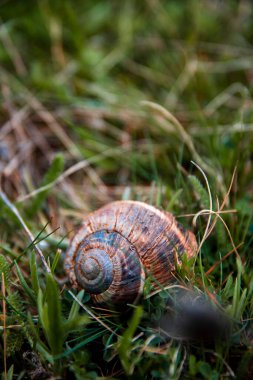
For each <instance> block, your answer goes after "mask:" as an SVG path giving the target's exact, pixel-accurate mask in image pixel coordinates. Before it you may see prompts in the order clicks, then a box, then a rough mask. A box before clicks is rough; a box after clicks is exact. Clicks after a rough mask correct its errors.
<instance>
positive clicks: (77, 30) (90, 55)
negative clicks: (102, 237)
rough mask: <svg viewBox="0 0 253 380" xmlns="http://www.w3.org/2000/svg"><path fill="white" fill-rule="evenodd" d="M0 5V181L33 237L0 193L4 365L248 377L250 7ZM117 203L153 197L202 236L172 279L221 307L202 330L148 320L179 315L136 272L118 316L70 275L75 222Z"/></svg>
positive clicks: (193, 0) (31, 374) (5, 372)
mask: <svg viewBox="0 0 253 380" xmlns="http://www.w3.org/2000/svg"><path fill="white" fill-rule="evenodd" d="M0 15H1V16H0V78H1V79H0V86H1V87H0V125H1V127H0V185H1V190H2V191H3V192H4V193H5V194H7V196H8V198H9V199H10V200H11V202H12V203H13V205H15V206H16V207H17V210H18V212H19V213H20V215H21V216H22V218H23V220H24V221H25V223H26V224H27V226H28V228H29V230H30V231H31V232H32V234H33V236H34V239H35V240H34V241H33V242H31V241H30V240H29V238H28V236H27V233H26V232H25V230H24V226H22V224H21V223H20V221H18V219H17V217H16V216H15V215H14V214H13V212H12V210H11V209H10V208H9V207H8V206H7V204H6V203H4V202H2V201H0V272H1V273H2V275H1V279H2V281H1V283H2V288H1V289H2V293H1V302H0V303H1V306H0V307H1V314H0V332H1V340H0V363H1V365H0V368H1V373H2V378H3V379H5V378H8V379H25V378H33V379H39V378H49V377H50V376H53V377H55V378H63V379H93V378H101V379H102V378H103V379H112V378H113V379H168V378H170V379H179V378H180V379H213V380H215V379H227V378H237V379H245V378H249V377H250V376H251V372H252V367H253V354H252V349H253V345H252V321H251V319H252V317H253V308H252V299H253V297H252V296H253V294H252V292H253V275H252V273H253V270H252V269H253V268H252V266H253V256H252V249H253V239H252V233H253V219H252V213H253V212H252V204H253V190H252V189H253V169H252V157H253V111H252V110H253V102H252V87H253V81H252V78H253V76H252V63H253V50H252V43H253V32H252V30H253V23H252V16H253V6H252V5H251V3H250V2H246V1H241V2H237V1H232V0H231V1H226V2H225V1H207V0H205V1H201V2H199V1H197V0H187V1H182V2H179V1H173V0H170V1H165V0H164V1H163V0H153V1H137V0H123V1H117V0H111V1H102V0H101V1H100V0H96V1H94V0H87V1H85V2H84V1H79V0H77V1H75V2H74V1H68V0H66V1H58V0H55V1H53V2H49V1H43V0H41V1H39V0H38V1H32V0H27V1H23V2H21V1H14V0H5V1H2V3H1V4H0ZM191 161H194V162H195V163H196V164H197V165H198V166H199V167H200V168H201V170H202V171H203V172H204V175H205V176H206V179H207V181H206V180H205V176H203V173H201V170H200V169H199V168H198V167H197V166H196V165H195V164H193V163H192V162H191ZM235 169H236V171H235ZM234 171H235V174H234ZM232 179H233V180H232ZM231 181H232V185H231V189H230V191H229V187H230V184H231ZM207 183H208V186H209V187H210V191H211V197H212V204H213V206H212V210H213V211H214V213H213V214H212V215H211V217H210V218H209V217H208V215H207V213H205V212H204V211H201V210H206V209H209V207H210V195H209V194H208V186H207ZM116 199H136V200H143V201H146V202H148V203H150V204H153V205H157V206H159V207H161V208H163V209H165V210H168V211H170V212H173V214H174V215H175V216H176V217H177V218H178V220H179V221H180V222H182V223H183V224H184V225H185V226H187V227H188V228H192V229H193V230H194V232H195V233H196V236H197V238H198V241H199V242H201V241H202V238H203V236H204V237H205V239H204V241H203V244H201V251H200V253H199V255H198V257H197V258H196V260H194V261H193V260H191V261H189V260H187V259H186V258H183V260H182V265H181V266H180V267H179V268H177V284H178V285H180V286H181V287H186V288H187V289H191V291H192V293H191V294H193V298H194V299H195V297H196V298H199V297H200V298H201V297H204V299H207V300H208V302H207V304H208V305H209V304H211V305H212V306H211V307H212V310H210V315H212V313H214V315H215V314H217V315H220V314H218V313H221V315H222V316H221V317H220V319H221V321H223V318H225V324H227V327H228V328H223V327H222V326H220V325H219V324H218V325H217V329H216V331H215V332H214V334H213V336H214V339H213V341H212V342H210V341H208V342H206V341H203V340H201V339H190V338H189V337H188V338H187V337H185V336H183V337H182V336H181V337H178V336H173V337H169V338H168V337H167V338H166V339H165V338H164V337H163V336H162V334H160V333H159V331H158V327H159V324H160V322H161V320H162V318H164V317H165V318H168V321H171V318H172V317H171V313H172V315H176V319H178V320H179V321H181V317H182V316H183V315H187V313H188V312H189V313H191V308H190V309H189V310H188V311H187V312H185V307H186V306H185V305H184V303H182V308H183V309H180V308H181V306H180V305H181V302H182V299H181V293H180V292H179V290H178V288H175V287H173V286H170V287H169V288H168V289H167V290H163V291H161V292H160V293H159V294H155V295H152V289H151V287H150V283H149V281H146V284H145V289H144V294H145V299H142V300H140V302H139V305H136V306H135V307H131V308H130V309H129V311H128V312H127V313H126V314H125V315H124V316H122V315H121V314H120V313H119V312H118V311H114V310H102V311H101V310H99V309H96V308H94V307H93V304H92V302H91V300H90V297H89V295H88V294H85V293H84V292H82V291H81V292H79V293H78V292H77V291H74V290H71V289H70V287H69V283H68V282H67V281H66V276H65V273H64V270H63V257H64V252H65V250H66V247H67V246H68V241H69V239H70V237H71V236H72V235H73V231H74V229H75V227H76V226H78V225H79V224H80V221H81V218H82V215H85V214H86V213H87V212H88V211H91V210H95V209H96V208H98V207H99V206H101V205H103V204H105V203H107V202H110V201H112V200H116ZM223 203H224V204H223ZM220 211H224V213H219V212H220ZM225 211H226V212H225ZM215 212H216V213H215ZM198 213H200V214H199V217H198V218H197V220H196V224H195V225H193V216H194V215H196V214H197V215H198ZM189 214H190V215H192V216H186V215H189ZM217 215H218V216H217ZM220 217H222V219H220ZM208 223H209V227H210V226H211V225H212V223H214V227H213V230H212V232H211V233H210V235H208V236H207V235H205V229H206V226H207V225H208ZM35 245H36V246H37V247H38V248H39V249H40V250H41V251H42V252H43V254H44V255H45V257H46V262H47V265H48V267H49V268H50V270H51V271H52V273H53V275H50V274H48V273H47V272H46V270H45V266H43V264H42V262H41V261H40V259H39V256H37V254H36V255H35V249H34V246H35ZM237 246H238V248H237V252H235V249H234V247H237ZM230 251H232V252H231V253H230V254H228V255H227V256H225V255H226V254H227V253H228V252H230ZM211 268H212V269H211ZM3 279H4V281H3ZM170 285H171V284H170ZM168 300H170V302H172V311H171V312H170V313H169V312H168V308H169V307H168ZM189 305H190V306H191V301H189ZM189 305H188V306H189ZM193 305H194V302H193ZM208 307H209V306H208ZM208 310H209V309H208ZM193 311H194V312H195V309H194V307H193ZM208 312H209V311H208ZM197 313H198V312H197ZM193 314H194V313H193ZM193 319H194V317H193ZM169 323H170V322H169ZM180 323H181V322H180ZM183 323H185V320H182V324H183ZM219 328H221V330H222V331H220V330H219ZM223 330H224V331H223ZM224 332H225V336H223V335H222V334H223V333H224ZM170 335H173V334H170ZM174 335H175V334H174ZM179 338H180V339H179ZM5 364H6V367H5Z"/></svg>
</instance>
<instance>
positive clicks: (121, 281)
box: [65, 201, 197, 304]
mask: <svg viewBox="0 0 253 380" xmlns="http://www.w3.org/2000/svg"><path fill="white" fill-rule="evenodd" d="M196 250H197V243H196V239H195V236H194V235H193V233H192V232H190V231H186V230H185V229H184V228H183V226H182V225H180V224H179V223H178V222H177V221H176V220H175V218H174V217H173V215H172V214H170V213H167V212H163V211H160V210H158V209H157V208H155V207H153V206H149V205H147V204H145V203H142V202H134V201H118V202H113V203H109V204H108V205H106V206H104V207H102V208H100V209H99V210H97V211H95V212H93V213H91V214H89V215H88V216H87V217H86V218H85V219H84V221H83V223H82V226H81V228H80V229H79V231H78V232H77V233H76V235H75V236H74V237H73V239H72V241H71V244H70V247H69V248H68V251H67V254H66V259H65V269H66V271H67V273H68V276H69V279H70V281H71V283H72V284H73V286H75V287H79V288H80V287H81V288H84V289H85V290H86V291H87V292H88V293H90V294H91V295H92V298H93V300H94V301H95V302H97V303H113V304H124V303H132V302H134V301H136V299H137V298H138V296H139V295H140V294H141V293H142V290H143V285H144V280H145V278H147V276H150V278H151V280H152V282H153V283H154V285H155V286H159V284H160V285H161V286H164V285H166V284H168V282H169V281H170V279H171V278H172V273H173V270H174V269H175V260H177V261H179V260H180V256H181V255H182V254H183V253H184V252H186V253H187V255H188V256H189V257H191V256H194V255H195V253H196Z"/></svg>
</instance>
